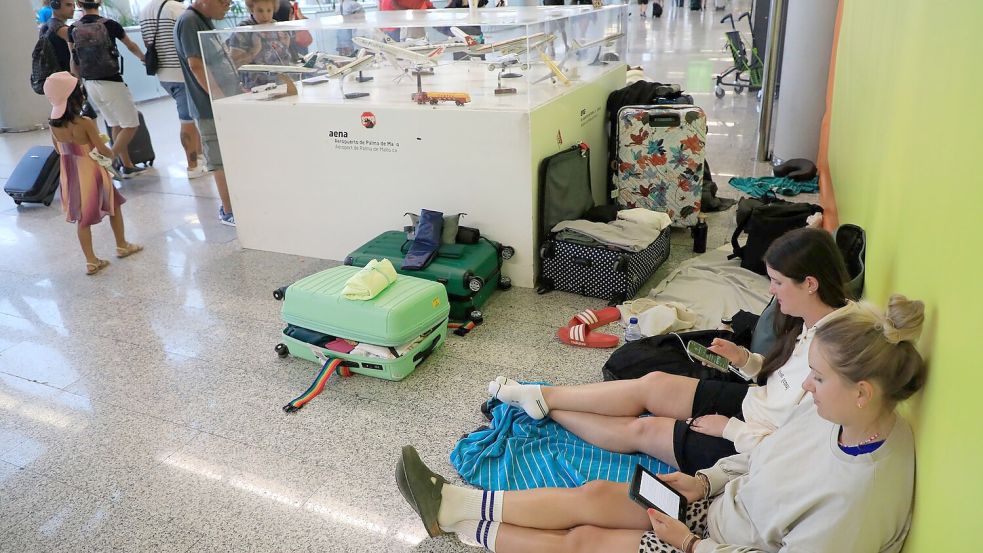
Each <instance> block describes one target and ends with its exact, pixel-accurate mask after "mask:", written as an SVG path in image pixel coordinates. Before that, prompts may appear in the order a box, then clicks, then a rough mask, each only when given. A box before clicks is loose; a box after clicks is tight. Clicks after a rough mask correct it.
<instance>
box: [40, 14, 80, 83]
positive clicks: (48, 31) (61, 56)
mask: <svg viewBox="0 0 983 553" xmlns="http://www.w3.org/2000/svg"><path fill="white" fill-rule="evenodd" d="M50 6H51V19H49V20H48V21H47V23H45V24H44V25H41V30H40V32H39V33H38V37H39V38H40V37H46V38H47V39H48V42H50V43H51V47H52V48H53V49H54V53H55V58H56V59H57V60H58V71H69V70H70V69H71V54H70V53H69V51H68V23H67V21H68V20H69V19H71V18H72V16H73V15H75V2H74V1H73V0H51V4H50Z"/></svg>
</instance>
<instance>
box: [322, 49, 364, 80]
mask: <svg viewBox="0 0 983 553" xmlns="http://www.w3.org/2000/svg"><path fill="white" fill-rule="evenodd" d="M374 61H375V54H366V53H364V52H362V53H359V55H358V56H357V57H355V58H354V59H353V60H351V61H350V62H348V63H346V64H344V65H340V66H337V67H327V68H325V70H324V72H325V76H326V77H327V78H329V79H334V78H338V77H340V78H344V77H345V76H346V75H348V74H350V73H354V72H355V71H361V70H363V69H365V68H366V67H367V66H368V65H370V64H371V63H372V62H374Z"/></svg>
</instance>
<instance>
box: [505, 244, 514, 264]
mask: <svg viewBox="0 0 983 553" xmlns="http://www.w3.org/2000/svg"><path fill="white" fill-rule="evenodd" d="M513 255H515V248H513V247H512V246H504V247H502V259H503V260H505V261H508V260H509V259H512V256H513Z"/></svg>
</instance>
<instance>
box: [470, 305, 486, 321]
mask: <svg viewBox="0 0 983 553" xmlns="http://www.w3.org/2000/svg"><path fill="white" fill-rule="evenodd" d="M468 318H469V319H471V322H473V323H474V324H476V325H480V324H481V323H482V322H483V321H484V320H485V315H484V314H483V313H482V312H481V311H479V310H477V309H474V310H472V311H471V313H468Z"/></svg>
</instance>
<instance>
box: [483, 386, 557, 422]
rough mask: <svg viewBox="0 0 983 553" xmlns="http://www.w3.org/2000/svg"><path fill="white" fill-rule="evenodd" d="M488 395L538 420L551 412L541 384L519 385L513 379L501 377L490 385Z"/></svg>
mask: <svg viewBox="0 0 983 553" xmlns="http://www.w3.org/2000/svg"><path fill="white" fill-rule="evenodd" d="M488 394H489V395H491V396H492V397H494V398H495V399H498V400H499V401H502V402H505V403H508V404H509V405H511V406H513V407H519V408H521V409H522V410H523V411H525V412H526V414H527V415H529V416H530V417H532V418H534V419H536V420H539V419H542V418H544V417H546V415H547V414H549V412H550V408H549V405H546V400H545V399H543V390H542V387H541V386H540V385H539V384H519V383H518V382H516V381H515V380H512V379H511V378H505V377H504V376H500V377H498V378H496V379H495V380H492V381H491V382H489V383H488Z"/></svg>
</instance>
